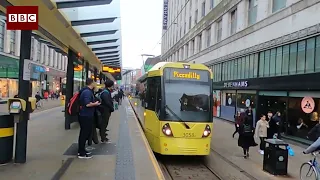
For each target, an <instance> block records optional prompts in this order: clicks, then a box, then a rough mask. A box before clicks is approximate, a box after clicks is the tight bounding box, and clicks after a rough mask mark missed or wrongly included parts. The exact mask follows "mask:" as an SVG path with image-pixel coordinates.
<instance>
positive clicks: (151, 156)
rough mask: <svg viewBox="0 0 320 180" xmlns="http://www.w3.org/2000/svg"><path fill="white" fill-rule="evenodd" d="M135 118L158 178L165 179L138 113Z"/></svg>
mask: <svg viewBox="0 0 320 180" xmlns="http://www.w3.org/2000/svg"><path fill="white" fill-rule="evenodd" d="M127 100H128V101H129V102H128V103H129V104H130V106H131V108H132V110H133V111H136V110H134V107H133V106H132V104H131V102H130V100H129V99H127ZM134 118H135V119H136V123H137V126H138V128H139V131H140V133H141V137H142V139H143V142H144V145H145V146H146V148H147V150H148V154H149V157H150V159H151V162H152V164H153V167H154V169H155V171H156V173H157V176H158V179H159V180H165V178H164V176H163V174H162V171H161V169H160V166H159V164H158V163H157V162H156V160H155V159H156V157H155V156H154V154H153V152H152V151H151V149H150V146H149V143H148V141H147V138H146V137H145V135H144V133H143V130H142V128H141V127H140V124H139V122H138V121H139V120H138V119H137V117H136V114H135V115H134Z"/></svg>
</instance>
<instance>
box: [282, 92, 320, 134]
mask: <svg viewBox="0 0 320 180" xmlns="http://www.w3.org/2000/svg"><path fill="white" fill-rule="evenodd" d="M319 113H320V98H311V97H305V98H292V97H290V98H289V106H288V134H289V135H293V136H296V137H300V138H304V139H308V138H307V136H308V132H309V131H310V130H311V129H312V128H313V127H314V126H315V125H316V124H317V123H319ZM309 138H310V140H314V139H313V137H309Z"/></svg>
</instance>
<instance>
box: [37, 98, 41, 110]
mask: <svg viewBox="0 0 320 180" xmlns="http://www.w3.org/2000/svg"><path fill="white" fill-rule="evenodd" d="M36 108H37V109H38V108H42V102H41V100H39V101H38V102H37V103H36Z"/></svg>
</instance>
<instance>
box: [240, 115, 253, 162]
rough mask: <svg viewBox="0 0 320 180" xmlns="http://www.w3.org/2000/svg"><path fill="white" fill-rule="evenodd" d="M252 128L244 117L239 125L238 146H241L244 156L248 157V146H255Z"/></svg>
mask: <svg viewBox="0 0 320 180" xmlns="http://www.w3.org/2000/svg"><path fill="white" fill-rule="evenodd" d="M253 132H254V129H253V126H252V125H251V121H250V119H249V118H248V117H245V119H244V121H243V123H241V124H240V126H239V139H238V146H240V147H242V150H243V156H244V158H245V159H246V158H248V157H249V148H250V147H252V146H256V143H255V142H254V138H253V134H254V133H253Z"/></svg>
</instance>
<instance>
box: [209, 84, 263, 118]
mask: <svg viewBox="0 0 320 180" xmlns="http://www.w3.org/2000/svg"><path fill="white" fill-rule="evenodd" d="M213 88H214V89H213V102H214V103H213V104H214V106H213V116H215V117H220V118H222V119H225V120H229V121H234V115H235V114H236V112H237V111H240V112H244V111H246V110H247V109H248V107H251V108H252V110H253V115H254V121H256V117H255V116H256V99H257V98H256V93H257V91H256V90H251V89H250V86H249V82H248V81H233V82H225V83H214V85H213Z"/></svg>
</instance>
